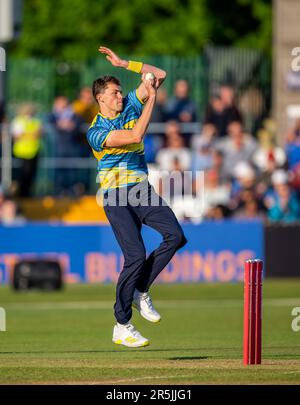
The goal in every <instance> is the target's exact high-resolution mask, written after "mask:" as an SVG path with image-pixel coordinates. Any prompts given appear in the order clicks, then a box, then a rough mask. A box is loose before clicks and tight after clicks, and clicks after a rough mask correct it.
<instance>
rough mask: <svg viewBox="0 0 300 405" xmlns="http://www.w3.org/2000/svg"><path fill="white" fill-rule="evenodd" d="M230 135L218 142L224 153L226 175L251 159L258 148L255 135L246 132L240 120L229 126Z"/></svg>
mask: <svg viewBox="0 0 300 405" xmlns="http://www.w3.org/2000/svg"><path fill="white" fill-rule="evenodd" d="M228 133H229V135H228V136H226V137H224V138H223V139H221V140H220V141H219V142H218V143H217V148H218V149H220V150H221V151H222V152H223V154H224V170H225V173H226V175H233V172H234V168H235V166H236V165H237V164H238V163H239V162H241V161H251V159H252V156H253V154H254V152H255V151H256V149H257V142H256V140H255V139H254V138H253V136H251V135H249V134H246V133H245V132H244V128H243V125H242V124H241V123H240V122H239V121H233V122H231V123H230V124H229V126H228Z"/></svg>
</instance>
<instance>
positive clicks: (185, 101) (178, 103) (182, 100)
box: [165, 80, 197, 122]
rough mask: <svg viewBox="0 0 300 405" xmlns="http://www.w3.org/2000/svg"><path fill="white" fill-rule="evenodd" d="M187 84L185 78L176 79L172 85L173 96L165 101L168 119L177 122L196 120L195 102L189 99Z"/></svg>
mask: <svg viewBox="0 0 300 405" xmlns="http://www.w3.org/2000/svg"><path fill="white" fill-rule="evenodd" d="M189 91H190V90H189V84H188V82H187V81H186V80H177V82H176V83H175V86H174V96H172V97H171V98H170V99H169V100H168V101H167V103H166V109H165V111H166V114H167V119H168V120H177V121H179V122H195V121H196V110H197V107H196V103H194V101H192V100H191V99H190V96H189Z"/></svg>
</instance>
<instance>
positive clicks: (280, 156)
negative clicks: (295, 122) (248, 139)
mask: <svg viewBox="0 0 300 405" xmlns="http://www.w3.org/2000/svg"><path fill="white" fill-rule="evenodd" d="M257 137H258V140H259V146H258V149H257V150H256V151H255V153H254V155H253V163H254V164H255V166H256V167H257V168H258V169H259V170H260V171H261V172H267V173H272V172H273V171H274V170H275V169H276V168H279V167H282V166H283V165H284V164H285V162H286V155H285V152H284V150H283V149H282V148H280V147H279V146H275V145H274V141H273V139H272V135H271V134H270V133H269V132H268V131H266V130H265V129H260V130H259V131H258V133H257Z"/></svg>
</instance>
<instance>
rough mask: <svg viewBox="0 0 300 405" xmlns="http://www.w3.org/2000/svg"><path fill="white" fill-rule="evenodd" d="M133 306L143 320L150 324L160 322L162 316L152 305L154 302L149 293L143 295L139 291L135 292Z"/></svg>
mask: <svg viewBox="0 0 300 405" xmlns="http://www.w3.org/2000/svg"><path fill="white" fill-rule="evenodd" d="M132 306H133V307H134V308H136V309H137V310H138V311H139V313H140V314H141V315H142V317H143V318H145V319H147V321H150V322H159V321H160V319H161V316H160V315H159V313H158V312H157V311H156V309H155V308H154V306H153V304H152V300H151V298H150V296H149V294H148V293H146V292H144V293H141V292H140V291H138V290H135V291H134V294H133V302H132Z"/></svg>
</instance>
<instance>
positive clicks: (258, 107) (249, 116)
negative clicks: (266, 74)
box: [239, 86, 265, 134]
mask: <svg viewBox="0 0 300 405" xmlns="http://www.w3.org/2000/svg"><path fill="white" fill-rule="evenodd" d="M239 106H240V109H241V112H242V114H243V117H244V119H245V122H246V123H247V128H250V131H251V132H252V133H253V134H254V133H256V131H257V130H258V129H259V128H260V127H261V123H262V119H263V116H264V113H265V100H264V96H263V93H262V91H261V89H259V88H257V87H253V86H250V87H248V88H247V89H246V90H245V91H244V92H243V94H242V95H241V97H240V98H239Z"/></svg>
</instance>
